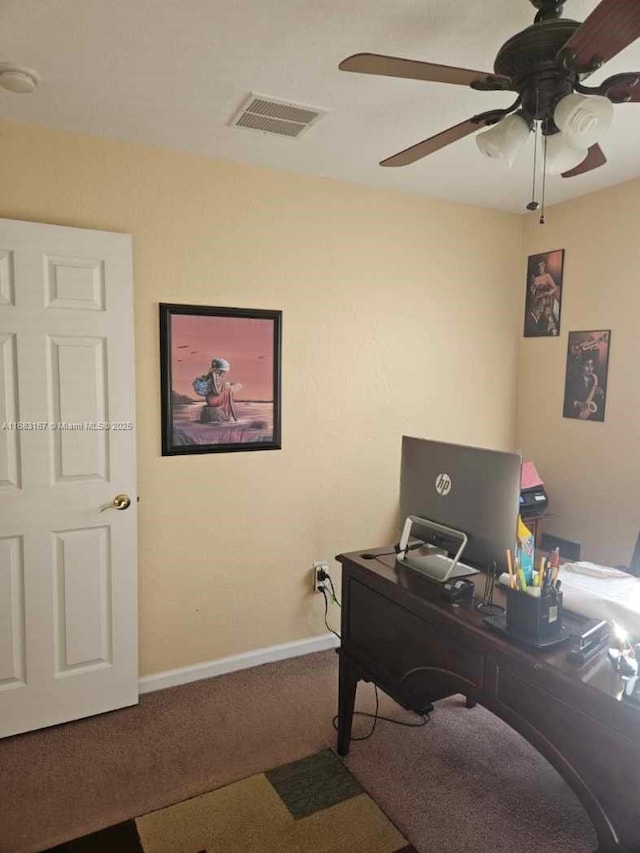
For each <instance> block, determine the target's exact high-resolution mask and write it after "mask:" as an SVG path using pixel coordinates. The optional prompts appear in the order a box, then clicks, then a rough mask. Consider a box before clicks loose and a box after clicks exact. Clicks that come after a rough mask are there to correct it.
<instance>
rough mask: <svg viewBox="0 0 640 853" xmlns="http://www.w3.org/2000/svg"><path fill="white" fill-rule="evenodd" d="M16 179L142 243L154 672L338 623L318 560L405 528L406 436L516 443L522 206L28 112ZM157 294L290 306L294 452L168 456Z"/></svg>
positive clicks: (12, 198) (14, 185)
mask: <svg viewBox="0 0 640 853" xmlns="http://www.w3.org/2000/svg"><path fill="white" fill-rule="evenodd" d="M285 144H286V143H285ZM0 188H1V189H0V215H1V216H3V217H9V218H15V219H26V220H34V221H40V222H51V223H56V224H60V225H71V226H80V227H87V228H99V229H105V230H114V231H124V232H129V233H131V234H132V235H133V245H134V265H135V268H134V269H135V290H136V293H135V328H136V381H137V389H138V410H137V435H138V453H139V493H140V498H141V503H140V632H141V633H140V643H141V670H142V673H143V674H148V673H153V672H157V671H162V670H166V669H169V668H173V667H180V666H185V665H188V664H193V663H196V662H199V661H204V660H210V659H215V658H219V657H222V656H225V655H230V654H235V653H239V652H243V651H247V650H250V649H255V648H260V647H264V646H269V645H272V644H277V643H282V642H287V641H291V640H296V639H300V638H304V637H308V636H311V635H314V634H320V633H324V630H325V629H324V626H323V621H322V600H321V599H320V600H318V598H319V596H314V595H312V594H310V593H309V583H310V567H311V565H312V561H313V560H316V559H330V558H332V557H333V555H335V554H337V553H339V552H340V551H345V550H351V549H356V548H359V547H368V546H373V545H377V544H385V543H390V542H392V541H393V539H394V537H395V536H396V535H397V533H396V530H395V528H394V525H395V512H396V507H397V492H398V478H399V461H400V437H401V436H402V434H403V433H409V434H413V435H420V436H428V437H433V438H439V439H444V440H455V441H459V442H463V443H470V444H479V445H485V446H492V447H498V448H509V447H512V446H513V439H514V428H515V382H516V361H517V348H518V336H519V328H518V325H519V324H518V311H519V308H520V306H519V297H520V292H519V288H518V287H514V281H518V280H519V277H520V276H519V270H520V268H521V260H522V245H521V238H522V233H521V229H522V225H521V221H520V218H519V217H518V216H515V215H513V216H510V215H506V214H499V213H496V212H491V211H487V210H481V209H478V208H471V207H465V206H461V205H455V204H446V203H443V202H436V201H431V200H428V199H425V198H421V197H418V196H415V197H414V196H408V195H402V194H399V193H391V192H381V191H377V190H376V191H373V190H368V189H365V188H359V187H356V186H351V185H348V184H343V183H338V182H335V181H330V180H322V179H313V178H308V177H300V176H295V175H292V174H287V173H284V172H277V171H271V170H267V169H261V168H254V167H250V166H243V165H237V164H232V163H229V162H224V161H219V160H214V159H210V158H205V157H198V156H193V155H187V154H179V153H172V152H169V151H163V150H158V149H153V148H150V147H144V146H138V145H129V144H124V143H117V142H113V141H107V140H101V139H96V138H91V137H86V136H80V135H74V134H65V133H60V132H54V131H49V130H43V129H38V128H29V127H24V126H11V125H3V126H2V127H1V129H0ZM158 302H179V303H182V302H184V303H196V304H204V305H220V306H245V307H250V308H279V309H282V310H283V312H284V321H283V449H282V450H281V451H271V452H256V453H230V454H211V455H204V456H193V457H187V458H180V457H165V458H163V457H162V456H161V455H160V431H159V409H160V402H159V378H158V317H157V314H158V307H157V306H158ZM598 319H599V320H600V317H599V318H598ZM616 346H617V341H616V340H615V339H614V348H615V347H616ZM614 353H615V357H616V358H617V357H618V353H616V352H615V349H614ZM336 576H337V571H336ZM334 618H335V615H334Z"/></svg>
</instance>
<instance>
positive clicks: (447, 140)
mask: <svg viewBox="0 0 640 853" xmlns="http://www.w3.org/2000/svg"><path fill="white" fill-rule="evenodd" d="M496 113H500V115H499V116H498V118H502V116H503V115H504V111H502V110H491V111H490V112H487V113H480V115H477V116H473V118H469V119H467V120H466V121H462V122H460V124H454V126H453V127H449V128H448V129H447V130H443V131H442V132H441V133H436V135H435V136H430V137H429V139H424V140H423V141H422V142H418V143H417V144H416V145H412V146H411V147H410V148H405V149H404V151H400V152H399V153H398V154H394V155H393V156H392V157H387V158H386V160H382V162H381V163H380V165H381V166H408V165H409V164H410V163H415V162H416V160H420V159H421V158H422V157H426V156H427V155H428V154H433V152H434V151H439V150H440V148H444V147H445V145H450V144H451V143H452V142H457V140H458V139H462V138H463V137H464V136H468V135H469V134H470V133H474V132H475V131H476V130H480V128H481V127H484V126H485V125H487V124H493V123H495V121H496V120H497V118H496Z"/></svg>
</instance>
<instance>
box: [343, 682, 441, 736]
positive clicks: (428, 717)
mask: <svg viewBox="0 0 640 853" xmlns="http://www.w3.org/2000/svg"><path fill="white" fill-rule="evenodd" d="M373 689H374V691H375V696H376V710H375V712H374V713H373V714H370V713H369V712H368V711H354V712H353V713H354V716H355V715H356V714H357V715H358V716H359V717H370V718H371V719H372V720H373V725H372V726H371V731H370V732H368V733H367V734H366V735H361V736H360V737H351V740H353V741H359V740H369V738H370V737H371V736H372V734H373V733H374V732H375V730H376V726H377V724H378V720H384V722H385V723H393V725H394V726H404V727H405V728H407V729H421V728H422V727H423V726H426V725H427V723H428V722H429V721H430V720H431V715H430V712H429V711H426V712H424V713H422V714H421V713H420V712H419V711H414V713H415V714H417V715H418V716H419V717H420V718H421V721H420V722H419V723H407V722H405V721H404V720H394V719H392V718H391V717H383V716H381V715H380V714H379V713H378V711H379V709H380V696H379V695H378V685H377V684H374V685H373ZM331 724H332V725H333V728H334V729H335V730H336V731H338V715H337V714H336V716H335V717H334V718H333V720H332V721H331Z"/></svg>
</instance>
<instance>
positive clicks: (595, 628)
mask: <svg viewBox="0 0 640 853" xmlns="http://www.w3.org/2000/svg"><path fill="white" fill-rule="evenodd" d="M574 640H575V644H574V647H573V648H572V649H570V650H569V651H568V652H567V660H568V661H570V662H571V663H573V664H575V665H576V666H584V664H585V663H588V662H589V661H590V660H591V659H592V658H594V657H595V656H596V655H597V654H598V652H601V651H602V650H603V649H606V648H607V647H608V645H609V623H608V622H607V621H606V619H589V620H588V621H587V622H586V623H585V624H584V625H583V626H582V631H581V633H580V634H576V635H574Z"/></svg>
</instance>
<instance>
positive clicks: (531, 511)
mask: <svg viewBox="0 0 640 853" xmlns="http://www.w3.org/2000/svg"><path fill="white" fill-rule="evenodd" d="M548 506H549V498H548V497H547V493H546V492H545V490H544V486H534V487H533V488H532V489H523V490H522V491H521V492H520V515H521V516H522V518H523V520H524V521H526V520H527V519H528V518H533V517H534V516H536V515H542V513H543V512H545V510H546V509H547V507H548Z"/></svg>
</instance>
